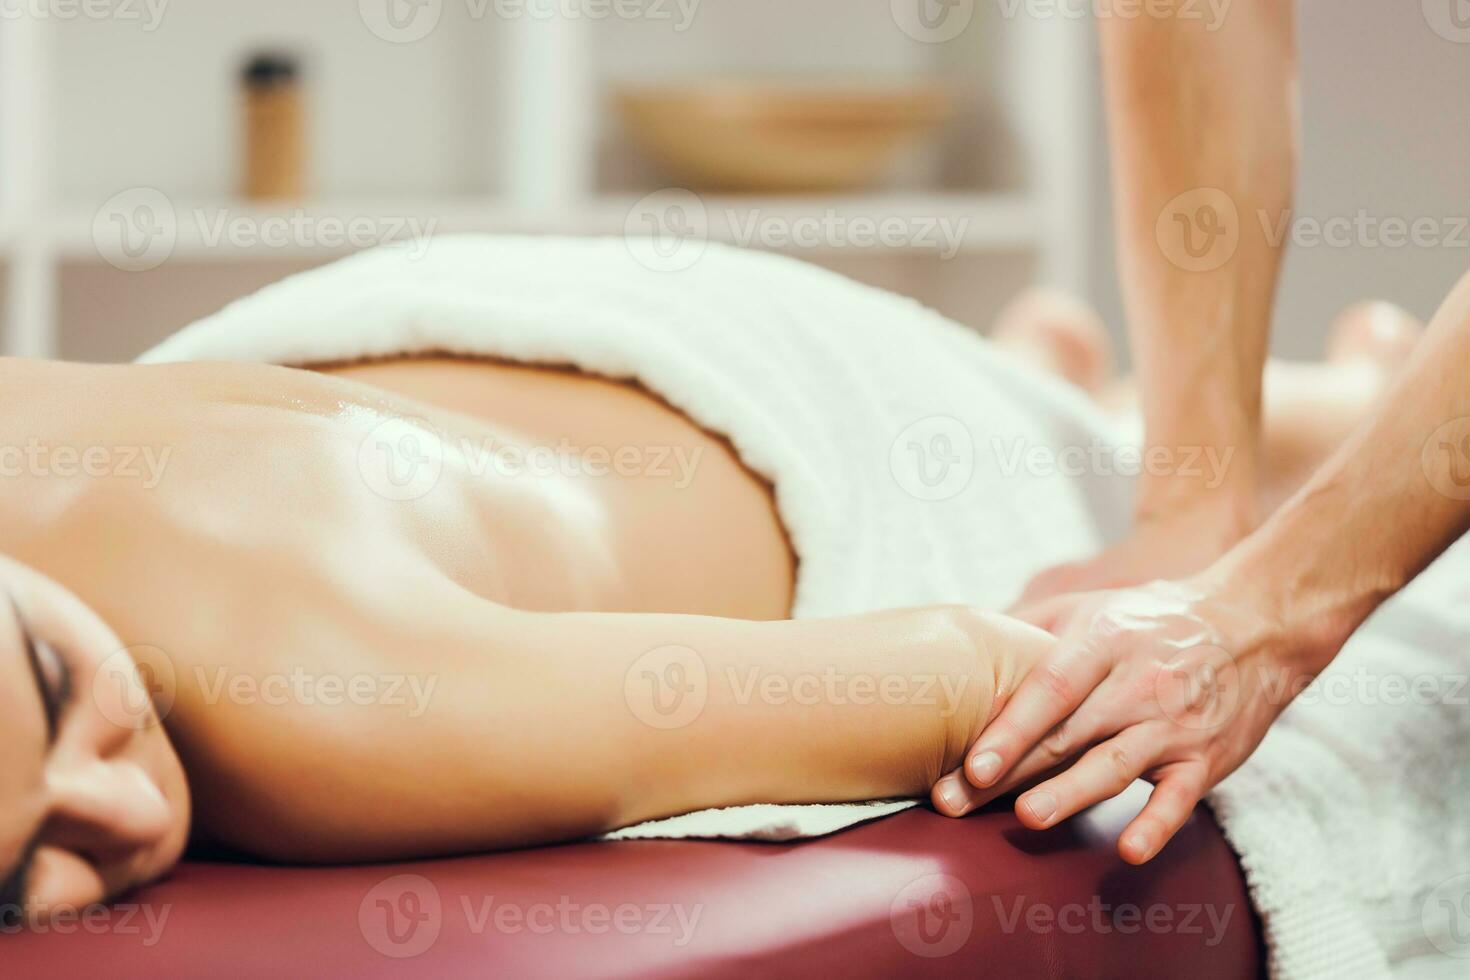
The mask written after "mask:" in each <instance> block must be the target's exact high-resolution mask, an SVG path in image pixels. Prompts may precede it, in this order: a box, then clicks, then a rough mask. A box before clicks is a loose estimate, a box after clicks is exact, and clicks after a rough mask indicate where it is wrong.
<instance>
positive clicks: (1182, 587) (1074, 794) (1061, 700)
mask: <svg viewBox="0 0 1470 980" xmlns="http://www.w3.org/2000/svg"><path fill="white" fill-rule="evenodd" d="M1031 621H1032V622H1033V623H1034V624H1035V625H1038V626H1041V627H1042V628H1045V629H1048V630H1050V631H1052V632H1054V633H1056V634H1057V635H1058V636H1059V638H1060V639H1061V642H1060V643H1059V644H1057V646H1056V647H1055V649H1054V650H1053V651H1052V652H1051V653H1050V654H1049V655H1048V656H1046V657H1045V658H1043V659H1042V660H1041V661H1040V662H1039V663H1038V664H1037V665H1036V666H1035V668H1033V669H1032V671H1031V672H1030V674H1028V675H1027V676H1026V678H1025V679H1024V680H1023V681H1022V682H1021V684H1020V685H1019V686H1018V687H1017V689H1016V691H1015V693H1014V694H1013V695H1012V696H1011V697H1010V698H1009V699H1008V700H1007V701H1006V703H1005V705H1004V707H1003V708H1002V709H1001V711H1000V714H999V715H997V716H996V717H995V719H994V720H992V721H991V722H990V724H989V725H988V726H987V727H986V728H985V730H984V731H983V732H982V733H981V735H980V737H979V738H978V739H977V740H976V743H975V745H974V746H973V747H972V748H971V750H970V752H969V753H968V755H967V757H966V761H965V764H964V766H963V771H962V773H961V772H956V773H952V774H950V775H949V776H947V777H945V779H943V780H941V781H940V785H939V786H938V787H937V790H938V791H937V792H936V794H935V798H936V800H940V801H942V804H941V805H940V809H941V810H942V811H943V812H945V813H947V814H949V815H951V816H961V815H963V814H964V813H968V812H970V811H971V810H973V809H975V808H976V807H978V806H981V805H983V804H984V803H986V802H989V800H991V799H993V798H995V797H997V796H1000V795H1002V794H1003V793H1006V792H1009V791H1012V790H1014V789H1016V788H1018V787H1022V786H1026V785H1028V784H1030V783H1033V782H1035V781H1036V780H1037V779H1038V778H1041V777H1044V776H1046V775H1047V774H1049V773H1055V774H1054V775H1051V776H1050V778H1046V779H1045V780H1044V781H1043V782H1041V783H1040V784H1039V785H1036V786H1033V787H1032V788H1031V789H1029V790H1028V791H1027V792H1025V793H1023V794H1022V795H1021V796H1020V798H1019V799H1018V800H1017V801H1016V814H1017V816H1018V817H1019V818H1020V820H1021V821H1022V822H1023V823H1024V824H1025V825H1026V826H1028V827H1031V828H1033V829H1042V828H1046V827H1051V826H1053V825H1055V824H1056V823H1058V822H1059V821H1062V820H1065V819H1067V818H1068V817H1070V816H1072V815H1074V814H1076V813H1077V812H1079V811H1081V810H1083V809H1084V808H1086V807H1089V806H1091V805H1093V804H1095V803H1099V802H1101V801H1103V800H1106V799H1109V798H1111V797H1113V796H1116V795H1118V794H1119V793H1121V792H1123V790H1125V789H1126V788H1127V787H1128V786H1129V785H1130V784H1131V783H1132V782H1133V781H1134V780H1135V779H1138V778H1143V779H1146V780H1148V781H1149V782H1152V783H1153V784H1154V787H1155V788H1154V791H1153V795H1152V797H1151V798H1150V800H1149V802H1148V804H1147V806H1146V807H1145V808H1144V810H1143V811H1142V812H1141V813H1140V814H1139V815H1138V816H1137V817H1136V818H1135V819H1134V820H1133V821H1132V823H1130V824H1129V825H1128V827H1127V828H1126V829H1125V830H1124V832H1123V835H1122V838H1121V840H1120V842H1119V853H1120V854H1121V855H1122V856H1123V858H1124V860H1126V861H1129V862H1130V863H1133V864H1141V863H1143V862H1145V861H1147V860H1149V859H1150V858H1152V857H1153V856H1154V855H1155V854H1157V853H1158V852H1159V851H1160V849H1162V848H1163V846H1164V845H1165V844H1166V843H1167V842H1168V841H1169V839H1170V838H1171V837H1172V836H1173V835H1174V834H1175V833H1176V832H1177V831H1178V830H1179V828H1180V827H1182V826H1183V825H1184V823H1185V821H1186V820H1188V819H1189V816H1190V814H1191V813H1192V812H1193V810H1194V807H1195V804H1196V803H1198V802H1199V801H1200V800H1201V799H1202V798H1203V797H1204V795H1205V794H1206V792H1207V791H1209V790H1210V789H1211V788H1213V787H1214V786H1215V784H1216V783H1218V782H1220V781H1221V780H1222V779H1224V778H1225V777H1226V776H1228V775H1229V774H1230V773H1231V772H1233V771H1234V770H1235V769H1236V768H1237V767H1238V766H1240V764H1241V763H1242V762H1244V761H1245V760H1246V758H1247V757H1249V756H1250V754H1251V752H1253V751H1254V750H1255V748H1256V746H1257V745H1259V744H1260V742H1261V740H1262V739H1263V738H1264V737H1265V735H1266V731H1267V729H1268V728H1269V727H1270V725H1271V723H1272V722H1273V721H1274V720H1275V719H1276V717H1277V716H1278V715H1279V714H1280V713H1281V711H1282V710H1283V709H1284V708H1285V707H1286V705H1287V703H1288V702H1289V701H1290V699H1291V697H1292V696H1293V695H1294V694H1295V693H1297V692H1298V691H1300V690H1301V689H1302V687H1304V686H1305V684H1306V683H1307V682H1308V680H1309V679H1310V678H1311V677H1313V676H1315V674H1316V673H1317V671H1318V670H1320V668H1321V666H1323V665H1325V663H1326V662H1327V661H1328V660H1330V659H1331V656H1333V655H1335V653H1336V649H1337V646H1338V645H1339V644H1337V643H1335V641H1334V642H1333V643H1328V644H1326V645H1325V648H1324V645H1323V644H1320V643H1313V642H1301V641H1298V640H1296V639H1294V638H1293V637H1292V636H1291V635H1290V634H1289V632H1288V630H1287V629H1286V627H1284V626H1283V625H1282V624H1281V622H1280V620H1279V619H1278V618H1277V617H1276V616H1275V615H1274V613H1272V612H1271V611H1270V597H1269V596H1267V595H1264V594H1262V595H1253V594H1250V593H1249V592H1248V591H1245V590H1241V589H1237V588H1235V587H1234V586H1233V585H1232V584H1230V583H1229V582H1224V581H1216V580H1212V579H1211V578H1210V577H1209V576H1208V573H1207V574H1206V575H1204V576H1200V577H1196V578H1194V579H1188V580H1184V581H1180V582H1155V583H1152V584H1149V585H1145V586H1142V587H1139V588H1133V589H1126V590H1119V591H1111V592H1097V593H1091V594H1084V595H1067V596H1063V597H1060V598H1058V599H1055V600H1052V601H1050V602H1048V603H1043V604H1041V605H1040V606H1037V607H1035V608H1034V609H1033V611H1032V617H1031ZM955 801H958V802H959V803H960V805H959V806H954V805H953V802H955Z"/></svg>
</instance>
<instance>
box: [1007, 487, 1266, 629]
mask: <svg viewBox="0 0 1470 980" xmlns="http://www.w3.org/2000/svg"><path fill="white" fill-rule="evenodd" d="M1242 496H1244V495H1242ZM1253 507H1254V501H1253V500H1251V501H1250V502H1249V503H1247V504H1244V505H1237V504H1235V503H1233V502H1231V503H1230V506H1228V507H1226V506H1224V505H1223V504H1222V503H1217V502H1215V501H1210V502H1207V503H1206V504H1205V505H1203V506H1192V507H1175V508H1170V509H1168V510H1166V511H1164V512H1162V513H1154V514H1140V515H1139V516H1138V518H1137V520H1136V521H1135V526H1134V529H1133V531H1132V533H1131V534H1129V536H1128V537H1127V538H1124V539H1123V540H1122V541H1119V542H1118V543H1116V544H1114V545H1112V546H1110V547H1108V548H1106V549H1104V550H1103V551H1102V552H1100V553H1099V554H1097V555H1095V556H1093V557H1091V558H1086V559H1083V560H1082V561H1076V562H1068V563H1066V564H1062V565H1055V566H1053V567H1051V568H1048V569H1044V570H1043V571H1041V572H1040V573H1038V574H1037V575H1036V576H1034V577H1033V578H1032V579H1031V580H1030V581H1029V582H1027V583H1026V587H1025V589H1024V590H1022V592H1021V598H1020V599H1018V600H1017V601H1016V603H1015V605H1014V606H1013V607H1012V608H1011V609H1010V610H1009V613H1010V615H1012V616H1016V617H1018V618H1020V619H1029V618H1030V617H1029V616H1028V611H1029V610H1032V609H1035V608H1036V607H1037V606H1038V605H1039V604H1041V603H1046V602H1049V601H1050V600H1054V599H1056V598H1057V597H1059V596H1065V595H1068V594H1070V593H1080V592H1097V591H1101V590H1104V589H1121V588H1128V587H1131V586H1135V585H1143V584H1144V583H1146V582H1153V581H1157V580H1159V579H1171V580H1177V579H1182V578H1186V577H1188V576H1190V575H1195V574H1198V573H1199V572H1201V571H1203V570H1204V569H1206V568H1208V567H1209V566H1210V565H1211V564H1212V563H1214V561H1215V559H1217V558H1219V557H1220V556H1221V555H1222V554H1224V553H1225V552H1226V551H1228V550H1229V549H1230V548H1231V547H1233V546H1234V545H1235V544H1236V543H1237V542H1238V541H1239V540H1240V539H1241V538H1243V537H1245V535H1246V534H1247V533H1248V532H1249V531H1250V526H1249V524H1248V522H1247V521H1246V520H1245V519H1242V518H1241V517H1239V516H1237V515H1239V514H1242V513H1249V512H1251V511H1252V510H1253ZM1053 608H1056V607H1053Z"/></svg>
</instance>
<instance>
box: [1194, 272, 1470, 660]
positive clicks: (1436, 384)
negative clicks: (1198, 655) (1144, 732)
mask: <svg viewBox="0 0 1470 980" xmlns="http://www.w3.org/2000/svg"><path fill="white" fill-rule="evenodd" d="M1467 379H1470V275H1467V276H1465V277H1464V278H1463V279H1461V280H1460V282H1459V283H1458V284H1457V285H1456V287H1455V289H1454V291H1453V292H1451V293H1450V295H1449V298H1448V299H1446V300H1445V302H1444V304H1443V305H1442V306H1441V307H1440V309H1439V312H1438V313H1436V314H1435V317H1434V320H1433V321H1432V322H1431V323H1430V326H1429V329H1428V331H1427V332H1426V334H1425V336H1424V339H1423V340H1422V342H1421V344H1420V347H1419V349H1418V350H1417V351H1416V352H1415V354H1414V356H1413V358H1412V359H1411V360H1410V362H1409V364H1408V365H1407V367H1406V368H1405V370H1404V373H1403V375H1402V376H1401V378H1400V380H1399V381H1398V383H1397V384H1396V385H1395V387H1394V389H1393V390H1392V391H1391V392H1390V393H1389V395H1388V396H1387V397H1386V398H1385V399H1384V402H1383V405H1382V407H1381V408H1380V410H1379V411H1378V412H1377V413H1376V414H1375V416H1374V417H1373V418H1372V419H1371V420H1370V421H1369V422H1368V423H1367V424H1366V425H1365V426H1363V427H1362V428H1360V429H1359V430H1358V431H1357V433H1356V434H1355V435H1354V436H1353V437H1352V438H1351V439H1349V440H1348V442H1346V443H1345V444H1344V445H1343V446H1342V447H1341V448H1340V449H1339V450H1338V452H1337V453H1336V454H1335V455H1334V456H1333V457H1332V458H1331V459H1330V460H1329V461H1328V462H1327V463H1326V464H1325V465H1324V466H1323V467H1322V469H1321V470H1319V471H1318V473H1317V474H1316V475H1315V476H1314V477H1313V478H1312V479H1311V480H1310V481H1308V483H1307V484H1306V485H1305V486H1304V487H1303V488H1302V489H1301V490H1300V491H1299V492H1298V493H1297V494H1296V495H1295V496H1294V497H1292V498H1291V499H1290V500H1289V501H1287V503H1285V504H1284V505H1282V507H1281V508H1280V509H1279V510H1278V511H1277V512H1276V513H1275V514H1274V515H1272V517H1271V518H1270V519H1269V520H1268V521H1267V522H1266V523H1265V524H1264V525H1262V527H1261V528H1260V529H1259V530H1258V531H1256V532H1255V533H1254V534H1252V535H1251V536H1250V537H1249V538H1247V539H1246V540H1245V541H1243V542H1241V544H1240V545H1239V546H1238V547H1237V548H1235V549H1234V550H1233V551H1232V552H1230V553H1229V554H1227V555H1226V556H1225V557H1224V558H1223V559H1222V560H1221V561H1220V562H1219V563H1218V564H1217V567H1216V568H1215V569H1212V570H1211V573H1210V574H1212V575H1214V576H1216V577H1217V578H1219V579H1220V580H1222V581H1224V582H1226V583H1227V588H1226V591H1227V592H1230V593H1234V594H1236V595H1239V594H1241V593H1244V594H1246V595H1249V596H1251V597H1252V601H1253V602H1254V603H1256V604H1257V606H1258V607H1259V608H1263V609H1266V610H1269V611H1270V618H1272V619H1273V620H1275V621H1276V622H1279V623H1280V624H1282V628H1283V631H1284V633H1285V634H1286V637H1287V640H1288V643H1289V644H1290V645H1293V646H1295V647H1296V648H1297V650H1298V651H1299V654H1300V656H1301V658H1303V659H1304V661H1305V663H1304V666H1306V667H1307V668H1308V669H1310V670H1311V671H1313V672H1315V671H1317V670H1320V669H1321V668H1322V667H1324V666H1326V664H1327V662H1329V661H1330V660H1331V659H1332V657H1334V656H1335V655H1336V653H1337V651H1338V649H1339V648H1340V647H1341V645H1342V643H1343V642H1345V641H1346V639H1347V638H1348V636H1350V635H1351V634H1352V632H1353V631H1354V630H1355V629H1357V627H1358V626H1359V625H1360V624H1361V623H1362V622H1363V620H1364V619H1366V618H1367V617H1368V615H1369V614H1371V613H1372V612H1373V610H1374V609H1375V608H1377V607H1378V605H1379V604H1380V603H1381V602H1382V601H1383V600H1384V599H1386V598H1387V597H1389V596H1391V595H1393V594H1394V593H1395V592H1397V591H1398V590H1399V589H1401V588H1402V587H1403V586H1404V585H1406V584H1407V583H1408V582H1409V581H1410V580H1411V579H1413V578H1414V576H1416V575H1417V574H1418V573H1419V572H1420V571H1422V570H1423V569H1424V567H1425V566H1426V565H1428V564H1429V563H1430V562H1431V561H1433V560H1434V558H1435V557H1437V556H1438V555H1439V554H1440V552H1442V551H1443V550H1444V549H1445V548H1446V547H1448V546H1449V545H1450V544H1451V543H1453V542H1454V541H1455V539H1456V538H1458V537H1459V536H1460V535H1462V534H1464V533H1465V531H1466V530H1467V529H1470V383H1467Z"/></svg>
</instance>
